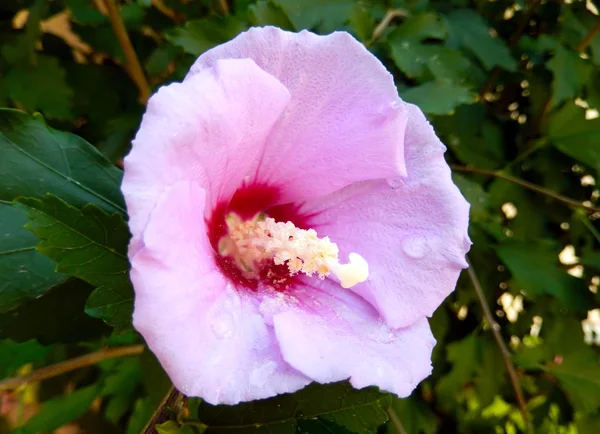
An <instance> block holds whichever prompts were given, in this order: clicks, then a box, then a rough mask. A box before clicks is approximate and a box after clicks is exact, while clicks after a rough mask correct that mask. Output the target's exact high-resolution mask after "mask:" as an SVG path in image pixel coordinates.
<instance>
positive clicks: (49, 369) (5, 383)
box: [0, 344, 144, 391]
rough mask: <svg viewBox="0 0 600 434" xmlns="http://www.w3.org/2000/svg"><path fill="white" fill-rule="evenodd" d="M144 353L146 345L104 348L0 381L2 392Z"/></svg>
mask: <svg viewBox="0 0 600 434" xmlns="http://www.w3.org/2000/svg"><path fill="white" fill-rule="evenodd" d="M142 351H144V345H141V344H140V345H128V346H123V347H114V348H103V349H101V350H98V351H96V352H94V353H90V354H86V355H83V356H80V357H75V358H74V359H70V360H65V361H64V362H59V363H56V364H54V365H50V366H46V367H45V368H42V369H38V370H37V371H33V372H32V373H31V374H27V375H21V376H18V377H12V378H7V379H5V380H2V381H0V391H5V390H14V389H17V388H19V387H21V386H23V385H24V384H27V383H33V382H37V381H42V380H46V379H48V378H52V377H56V376H58V375H61V374H64V373H66V372H70V371H74V370H76V369H80V368H85V367H86V366H91V365H95V364H96V363H99V362H101V361H103V360H106V359H115V358H117V357H126V356H137V355H139V354H141V353H142Z"/></svg>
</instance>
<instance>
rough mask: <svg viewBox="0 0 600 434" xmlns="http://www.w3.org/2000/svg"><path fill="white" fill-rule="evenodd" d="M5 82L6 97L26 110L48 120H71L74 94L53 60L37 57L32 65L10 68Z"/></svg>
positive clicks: (55, 60) (65, 76)
mask: <svg viewBox="0 0 600 434" xmlns="http://www.w3.org/2000/svg"><path fill="white" fill-rule="evenodd" d="M4 80H5V86H6V87H7V89H8V97H9V98H10V99H12V100H13V101H14V102H16V103H17V104H20V105H21V106H23V107H24V108H26V109H27V110H29V111H41V112H42V113H43V114H44V115H46V116H47V117H48V118H55V119H72V118H73V112H72V106H73V91H72V90H71V88H70V87H69V83H68V82H67V73H66V71H65V70H64V69H63V68H62V67H61V66H60V64H59V63H58V60H57V59H56V58H54V57H49V56H44V55H37V56H36V57H35V63H34V64H33V65H26V66H19V67H15V68H11V69H10V70H9V71H8V73H7V74H6V77H5V78H4ZM31 83H35V86H32V85H31Z"/></svg>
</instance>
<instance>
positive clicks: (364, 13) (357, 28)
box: [349, 5, 375, 42]
mask: <svg viewBox="0 0 600 434" xmlns="http://www.w3.org/2000/svg"><path fill="white" fill-rule="evenodd" d="M349 22H350V26H352V29H353V30H354V33H355V34H356V36H357V37H358V39H359V40H361V41H363V42H367V41H369V40H370V39H371V37H372V35H373V31H374V30H375V21H374V20H373V17H372V16H371V13H370V12H369V10H368V9H367V8H365V7H363V6H361V5H356V6H355V7H354V8H352V11H350V17H349Z"/></svg>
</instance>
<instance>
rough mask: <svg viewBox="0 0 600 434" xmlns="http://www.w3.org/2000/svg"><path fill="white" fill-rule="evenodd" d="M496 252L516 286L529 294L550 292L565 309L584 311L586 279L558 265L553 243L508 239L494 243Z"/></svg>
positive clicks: (586, 301)
mask: <svg viewBox="0 0 600 434" xmlns="http://www.w3.org/2000/svg"><path fill="white" fill-rule="evenodd" d="M496 253H497V254H498V256H499V257H500V259H501V260H502V262H504V263H505V264H506V266H507V267H508V269H509V270H510V272H511V274H512V276H513V279H514V280H515V283H516V284H517V287H518V288H519V289H522V290H524V291H525V292H526V293H527V294H528V295H529V296H533V297H535V296H540V295H543V294H548V295H552V296H554V297H556V298H557V299H558V300H559V301H560V302H561V303H562V305H563V306H564V307H566V308H568V309H575V310H584V309H586V306H589V304H588V303H589V299H590V292H589V291H588V289H587V286H586V284H585V282H584V281H583V280H582V279H578V278H576V277H573V276H571V275H569V274H568V273H567V272H566V271H564V270H562V269H561V268H560V264H559V261H558V253H559V252H557V251H555V250H554V249H553V246H552V245H548V244H546V243H541V242H538V243H535V242H531V241H527V242H525V241H507V242H505V243H502V244H500V245H498V246H496Z"/></svg>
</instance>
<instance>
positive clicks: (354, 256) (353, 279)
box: [329, 253, 369, 288]
mask: <svg viewBox="0 0 600 434" xmlns="http://www.w3.org/2000/svg"><path fill="white" fill-rule="evenodd" d="M348 260H349V261H350V262H348V263H347V264H340V263H330V264H329V268H331V271H332V272H333V274H335V275H336V277H337V278H338V279H340V285H341V286H342V288H352V287H353V286H355V285H358V284H359V283H362V282H364V281H365V280H367V278H368V277H369V264H368V263H367V261H365V258H363V257H362V256H360V255H359V254H358V253H350V255H348Z"/></svg>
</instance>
